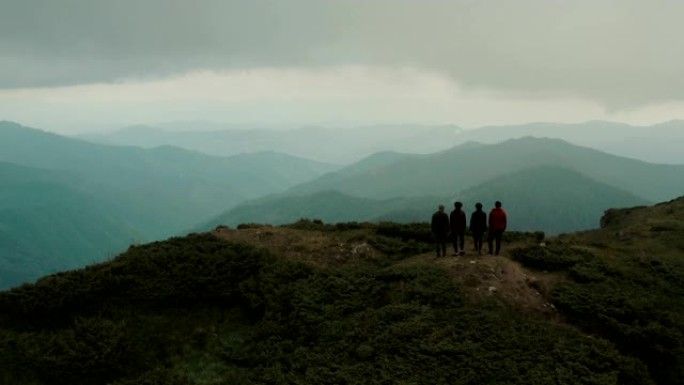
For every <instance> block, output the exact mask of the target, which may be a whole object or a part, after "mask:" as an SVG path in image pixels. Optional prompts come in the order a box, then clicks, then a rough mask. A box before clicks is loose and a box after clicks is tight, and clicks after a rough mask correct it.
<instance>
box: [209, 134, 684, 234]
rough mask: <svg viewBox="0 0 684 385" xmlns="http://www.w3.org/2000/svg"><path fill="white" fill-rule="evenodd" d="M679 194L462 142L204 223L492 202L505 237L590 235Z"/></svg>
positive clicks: (671, 183)
mask: <svg viewBox="0 0 684 385" xmlns="http://www.w3.org/2000/svg"><path fill="white" fill-rule="evenodd" d="M682 191H684V166H677V165H659V164H651V163H646V162H642V161H638V160H634V159H629V158H622V157H617V156H614V155H610V154H606V153H603V152H600V151H597V150H592V149H587V148H583V147H579V146H575V145H572V144H570V143H567V142H564V141H561V140H557V139H539V138H522V139H514V140H509V141H506V142H503V143H499V144H493V145H484V144H474V143H467V144H464V145H461V146H456V147H454V148H452V149H450V150H447V151H442V152H438V153H434V154H428V155H412V154H398V153H381V154H376V155H373V156H371V157H369V158H366V159H364V160H362V161H360V162H358V163H356V164H353V165H351V166H349V167H346V168H342V169H340V170H338V171H334V172H331V173H328V174H326V175H323V176H321V177H319V178H317V179H314V180H312V181H309V182H305V183H302V184H300V185H297V186H294V187H292V188H290V189H289V190H287V191H286V192H284V193H281V194H276V195H273V196H268V197H265V198H262V199H259V200H256V201H252V202H246V203H244V204H241V205H239V206H237V207H235V208H234V209H232V210H230V211H228V212H226V213H224V214H222V215H220V216H218V217H216V218H214V219H213V220H212V221H210V222H208V223H207V224H206V225H205V226H204V228H209V227H210V226H213V225H218V224H227V225H237V224H239V223H243V222H261V223H276V224H279V223H288V222H291V221H294V220H297V219H299V218H302V217H309V218H318V219H322V220H324V221H330V222H337V221H345V220H351V219H354V220H370V221H373V220H394V221H425V220H428V219H429V216H430V214H431V213H432V212H433V211H435V209H436V206H437V204H439V203H444V204H446V205H447V207H450V206H451V204H452V202H454V201H457V200H460V201H462V202H463V203H464V204H465V207H466V211H468V212H469V211H471V210H472V209H473V206H474V204H475V202H478V201H480V202H482V203H483V204H484V205H485V208H486V209H487V208H491V207H492V206H493V202H494V201H496V200H501V201H503V202H504V207H507V208H508V210H509V214H510V217H511V219H510V223H511V228H512V229H515V230H528V231H537V230H540V231H545V232H547V233H550V234H555V233H559V232H565V231H576V230H583V229H589V228H593V227H596V226H597V225H598V223H597V220H596V218H598V217H600V215H601V213H602V212H603V210H605V209H606V208H607V207H626V206H634V205H643V204H647V203H649V202H656V201H660V200H666V199H671V198H672V197H675V196H678V195H680V194H681V192H682Z"/></svg>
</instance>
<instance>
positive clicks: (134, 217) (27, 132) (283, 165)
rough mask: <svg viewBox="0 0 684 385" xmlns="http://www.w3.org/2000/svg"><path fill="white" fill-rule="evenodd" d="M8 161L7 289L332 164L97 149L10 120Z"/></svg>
mask: <svg viewBox="0 0 684 385" xmlns="http://www.w3.org/2000/svg"><path fill="white" fill-rule="evenodd" d="M0 165H1V166H2V167H0V169H1V170H2V172H3V175H5V178H3V181H2V182H3V183H2V186H0V190H1V191H2V196H3V197H4V202H3V203H2V204H1V205H0V207H2V216H1V217H0V224H1V227H0V236H1V237H2V244H1V246H0V251H1V253H0V263H2V264H3V265H6V264H10V265H11V266H13V267H12V268H11V269H8V270H3V273H2V274H3V276H2V277H0V278H2V281H1V282H0V287H7V286H8V285H11V284H15V283H18V282H23V281H24V280H29V279H34V278H36V277H38V276H40V275H41V274H45V273H47V272H52V271H55V270H56V269H62V268H65V267H75V266H82V265H83V264H84V263H85V262H92V261H96V260H99V259H101V258H103V257H105V256H106V255H111V253H114V252H118V251H120V250H121V249H122V248H123V247H125V246H126V245H128V244H131V243H134V242H143V241H151V240H155V239H160V238H165V237H168V236H171V235H174V234H178V233H181V232H184V231H186V230H188V229H190V228H192V227H194V226H196V225H197V223H200V222H203V221H206V219H207V218H209V217H211V216H213V215H216V213H217V212H220V211H221V210H225V209H226V208H228V207H231V206H233V205H235V204H237V203H239V202H242V201H243V200H246V199H253V198H256V197H259V196H262V195H266V194H271V193H275V192H279V191H283V190H285V189H286V188H288V187H290V186H293V185H295V184H297V183H301V182H303V181H306V180H308V179H311V178H313V177H316V176H318V175H321V174H323V173H325V172H327V171H330V170H332V169H334V167H333V166H331V165H328V164H324V163H319V162H312V161H308V160H305V159H301V158H296V157H293V156H289V155H283V154H277V153H269V152H264V153H255V154H242V155H235V156H232V157H227V158H226V157H215V156H209V155H204V154H200V153H197V152H191V151H187V150H183V149H179V148H173V147H158V148H154V149H150V150H144V149H140V148H136V147H120V146H110V145H98V144H92V143H88V142H84V141H81V140H76V139H71V138H67V137H62V136H59V135H55V134H51V133H47V132H43V131H40V130H36V129H31V128H28V127H23V126H21V125H18V124H15V123H9V122H0ZM14 272H17V274H14Z"/></svg>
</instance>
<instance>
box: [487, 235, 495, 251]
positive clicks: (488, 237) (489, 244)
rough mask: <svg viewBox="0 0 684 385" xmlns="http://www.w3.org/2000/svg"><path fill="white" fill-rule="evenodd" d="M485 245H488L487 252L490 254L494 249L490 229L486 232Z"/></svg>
mask: <svg viewBox="0 0 684 385" xmlns="http://www.w3.org/2000/svg"><path fill="white" fill-rule="evenodd" d="M487 246H489V254H492V251H493V249H494V233H493V232H492V231H490V232H489V234H487Z"/></svg>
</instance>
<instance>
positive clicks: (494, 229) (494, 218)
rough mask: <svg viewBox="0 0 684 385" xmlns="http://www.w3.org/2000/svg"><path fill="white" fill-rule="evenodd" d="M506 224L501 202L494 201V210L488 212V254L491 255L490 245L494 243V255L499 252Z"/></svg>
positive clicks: (506, 220)
mask: <svg viewBox="0 0 684 385" xmlns="http://www.w3.org/2000/svg"><path fill="white" fill-rule="evenodd" d="M507 224H508V216H507V215H506V212H505V211H504V209H502V208H501V202H499V201H496V203H495V204H494V208H493V209H492V211H490V212H489V237H488V240H487V241H488V243H489V254H492V246H493V245H492V244H493V242H494V241H496V255H499V251H501V238H503V233H504V231H505V230H506V225H507Z"/></svg>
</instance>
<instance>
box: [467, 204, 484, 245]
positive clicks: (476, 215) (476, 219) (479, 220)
mask: <svg viewBox="0 0 684 385" xmlns="http://www.w3.org/2000/svg"><path fill="white" fill-rule="evenodd" d="M485 231H487V214H485V212H484V211H482V203H480V202H477V203H476V204H475V211H473V213H472V214H471V215H470V232H471V233H473V242H474V243H475V251H477V255H482V238H483V236H484V233H485Z"/></svg>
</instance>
